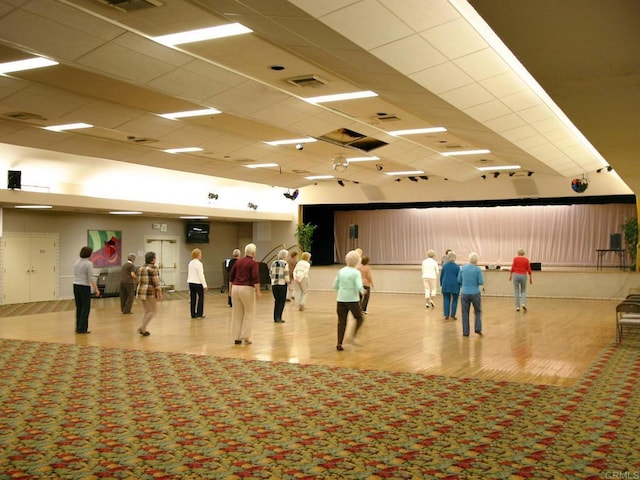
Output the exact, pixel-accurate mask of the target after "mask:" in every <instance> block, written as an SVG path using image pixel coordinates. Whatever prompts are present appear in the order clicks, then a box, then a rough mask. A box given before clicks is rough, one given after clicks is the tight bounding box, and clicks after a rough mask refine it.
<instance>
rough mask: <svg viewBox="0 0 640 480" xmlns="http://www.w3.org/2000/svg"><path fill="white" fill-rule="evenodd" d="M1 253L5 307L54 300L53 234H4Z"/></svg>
mask: <svg viewBox="0 0 640 480" xmlns="http://www.w3.org/2000/svg"><path fill="white" fill-rule="evenodd" d="M2 251H3V264H4V268H3V272H2V273H3V293H4V299H3V300H4V303H5V304H13V303H28V302H43V301H48V300H56V298H57V272H56V264H57V259H58V235H57V234H38V235H35V236H32V235H22V234H16V235H11V234H7V235H5V236H4V237H3V238H2Z"/></svg>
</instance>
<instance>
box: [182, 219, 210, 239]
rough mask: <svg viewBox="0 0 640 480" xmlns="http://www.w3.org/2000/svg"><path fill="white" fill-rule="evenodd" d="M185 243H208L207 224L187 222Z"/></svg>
mask: <svg viewBox="0 0 640 480" xmlns="http://www.w3.org/2000/svg"><path fill="white" fill-rule="evenodd" d="M186 234H187V243H209V222H188V223H187V226H186Z"/></svg>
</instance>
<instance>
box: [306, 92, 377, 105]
mask: <svg viewBox="0 0 640 480" xmlns="http://www.w3.org/2000/svg"><path fill="white" fill-rule="evenodd" d="M377 96H378V94H377V93H376V92H372V91H371V90H364V91H362V92H351V93H336V94H334V95H321V96H319V97H309V98H305V99H304V101H305V102H309V103H328V102H340V101H342V100H356V99H358V98H369V97H377Z"/></svg>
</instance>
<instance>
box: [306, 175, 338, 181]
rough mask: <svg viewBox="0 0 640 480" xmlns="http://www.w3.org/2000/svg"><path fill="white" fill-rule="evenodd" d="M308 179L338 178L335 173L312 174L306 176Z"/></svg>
mask: <svg viewBox="0 0 640 480" xmlns="http://www.w3.org/2000/svg"><path fill="white" fill-rule="evenodd" d="M304 178H306V179H307V180H327V179H329V178H336V177H334V176H333V175H311V176H310V177H304Z"/></svg>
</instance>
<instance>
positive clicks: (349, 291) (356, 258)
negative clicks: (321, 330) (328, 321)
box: [333, 250, 365, 352]
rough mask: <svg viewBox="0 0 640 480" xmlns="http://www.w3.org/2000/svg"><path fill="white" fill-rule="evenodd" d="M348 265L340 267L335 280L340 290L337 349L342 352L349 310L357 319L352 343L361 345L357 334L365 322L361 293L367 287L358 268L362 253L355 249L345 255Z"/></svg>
mask: <svg viewBox="0 0 640 480" xmlns="http://www.w3.org/2000/svg"><path fill="white" fill-rule="evenodd" d="M345 260H346V263H347V266H346V267H343V268H341V269H340V271H339V272H338V275H336V279H335V280H334V281H333V288H334V290H337V291H338V298H337V299H336V303H337V306H336V312H337V314H338V344H337V345H336V349H337V350H338V351H339V352H341V351H342V350H344V347H343V346H342V342H343V341H344V336H345V333H346V331H347V316H348V315H349V312H351V314H352V315H353V317H354V318H355V319H356V328H355V330H354V332H353V335H352V337H351V339H350V343H351V344H352V345H356V346H358V345H360V344H359V343H358V342H357V341H356V335H357V334H358V331H359V330H360V327H361V326H362V324H363V322H364V317H363V315H362V309H361V308H360V295H362V294H364V292H365V289H364V286H363V285H362V275H361V274H360V272H359V271H358V270H357V269H356V265H358V263H359V262H360V255H359V254H358V252H356V251H355V250H351V251H350V252H349V253H347V255H346V257H345Z"/></svg>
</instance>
